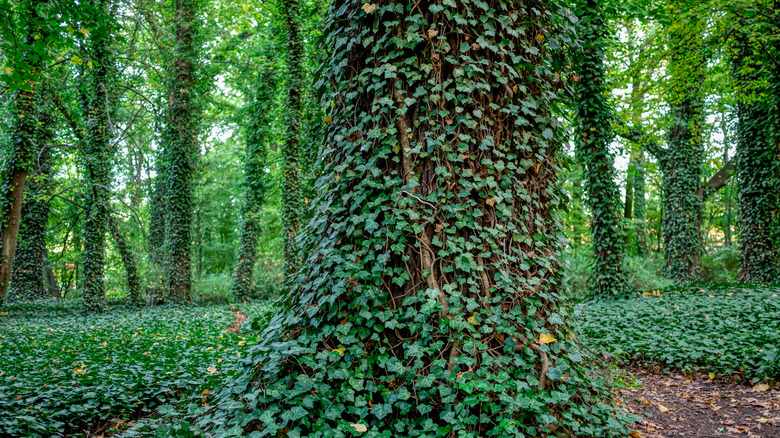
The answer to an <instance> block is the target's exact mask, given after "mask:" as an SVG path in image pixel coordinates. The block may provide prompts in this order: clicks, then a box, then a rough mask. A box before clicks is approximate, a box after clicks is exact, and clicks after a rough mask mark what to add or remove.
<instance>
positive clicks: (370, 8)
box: [363, 3, 376, 14]
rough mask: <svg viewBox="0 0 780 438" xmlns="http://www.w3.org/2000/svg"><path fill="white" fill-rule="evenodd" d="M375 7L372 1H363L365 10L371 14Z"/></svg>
mask: <svg viewBox="0 0 780 438" xmlns="http://www.w3.org/2000/svg"><path fill="white" fill-rule="evenodd" d="M374 9H376V5H375V4H372V3H363V10H364V11H365V12H366V14H370V13H372V12H374Z"/></svg>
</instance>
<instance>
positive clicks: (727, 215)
mask: <svg viewBox="0 0 780 438" xmlns="http://www.w3.org/2000/svg"><path fill="white" fill-rule="evenodd" d="M720 126H721V130H722V131H723V162H724V163H728V162H729V144H730V138H729V133H728V126H727V124H726V117H725V115H724V116H723V118H722V119H721V125H720ZM731 198H732V194H731V186H729V187H728V188H727V190H726V205H725V212H724V218H723V221H724V222H725V226H724V227H723V244H724V245H725V246H726V248H730V247H731V221H732V213H731Z"/></svg>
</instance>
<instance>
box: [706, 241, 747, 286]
mask: <svg viewBox="0 0 780 438" xmlns="http://www.w3.org/2000/svg"><path fill="white" fill-rule="evenodd" d="M701 267H702V280H703V281H706V282H707V283H735V282H736V281H737V280H738V279H739V275H738V274H739V272H738V271H739V252H738V250H737V248H736V247H734V246H732V247H725V248H720V249H717V250H715V251H710V252H708V253H707V254H704V255H703V256H702V258H701Z"/></svg>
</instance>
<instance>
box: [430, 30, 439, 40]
mask: <svg viewBox="0 0 780 438" xmlns="http://www.w3.org/2000/svg"><path fill="white" fill-rule="evenodd" d="M438 34H439V31H438V30H436V29H428V39H431V38H433V37H435V36H436V35H438Z"/></svg>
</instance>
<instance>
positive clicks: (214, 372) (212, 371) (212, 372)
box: [206, 366, 217, 374]
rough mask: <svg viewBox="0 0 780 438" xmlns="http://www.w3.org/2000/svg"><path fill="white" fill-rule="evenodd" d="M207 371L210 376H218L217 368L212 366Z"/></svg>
mask: <svg viewBox="0 0 780 438" xmlns="http://www.w3.org/2000/svg"><path fill="white" fill-rule="evenodd" d="M206 371H208V372H209V374H217V367H214V366H211V367H208V368H206Z"/></svg>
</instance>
